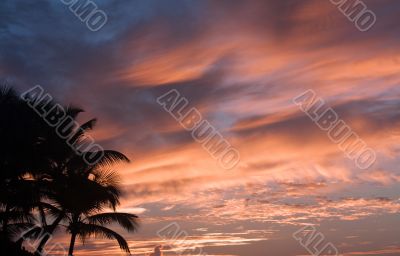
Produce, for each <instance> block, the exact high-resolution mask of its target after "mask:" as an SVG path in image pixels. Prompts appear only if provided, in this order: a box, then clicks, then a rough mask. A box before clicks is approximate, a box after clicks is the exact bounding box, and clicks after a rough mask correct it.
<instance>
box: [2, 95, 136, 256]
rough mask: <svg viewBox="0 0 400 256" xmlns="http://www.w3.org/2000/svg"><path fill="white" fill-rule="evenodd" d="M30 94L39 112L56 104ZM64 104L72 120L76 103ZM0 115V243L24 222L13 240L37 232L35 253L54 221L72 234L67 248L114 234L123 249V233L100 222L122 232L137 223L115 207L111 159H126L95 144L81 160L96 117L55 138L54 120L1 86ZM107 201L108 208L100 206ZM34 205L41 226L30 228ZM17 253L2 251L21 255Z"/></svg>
mask: <svg viewBox="0 0 400 256" xmlns="http://www.w3.org/2000/svg"><path fill="white" fill-rule="evenodd" d="M27 97H29V96H27ZM30 100H31V101H33V102H35V104H36V105H38V106H39V107H40V108H42V109H44V110H45V111H46V110H49V109H52V108H53V107H54V106H55V105H56V103H55V102H46V103H42V102H40V99H30ZM65 110H66V111H65V112H66V116H68V117H70V118H71V120H76V118H77V117H78V115H79V113H81V112H82V110H81V109H79V108H75V107H67V108H65ZM0 117H1V122H0V136H1V139H2V143H1V146H0V224H1V225H0V242H1V245H3V242H5V243H6V244H8V241H11V240H12V238H13V237H15V236H16V235H18V234H20V233H21V232H22V231H23V230H27V229H29V231H27V232H26V231H25V233H24V235H23V236H22V237H21V238H20V239H19V240H18V243H17V245H22V242H23V241H24V240H25V239H39V240H40V243H39V246H38V248H37V251H36V254H37V255H41V253H42V251H43V249H44V247H45V245H46V244H47V242H48V240H49V238H50V236H51V235H52V234H53V233H54V232H55V231H56V229H57V228H59V227H65V229H66V231H67V232H69V233H70V234H71V243H70V249H69V251H70V255H72V254H73V251H74V246H75V240H76V238H77V237H80V238H82V239H86V238H88V237H91V236H97V237H104V238H109V239H116V240H117V241H118V243H119V245H120V247H121V249H122V250H124V251H127V252H129V246H128V243H127V242H126V240H125V239H124V238H123V237H122V236H121V235H120V234H118V233H116V232H115V231H113V230H111V229H109V228H108V227H107V225H109V224H114V223H116V224H119V225H120V226H121V227H122V228H124V229H125V230H127V231H129V232H133V231H136V230H137V228H138V221H137V219H138V217H137V216H136V215H134V214H129V213H118V212H116V207H117V206H118V205H119V204H120V201H119V198H120V196H121V187H120V183H119V176H118V175H117V173H116V172H114V171H111V170H110V167H111V166H112V165H113V164H114V163H117V162H121V161H122V162H129V159H128V158H127V157H126V156H125V155H123V154H122V153H120V152H118V151H113V150H99V151H98V152H91V153H95V154H99V153H100V155H101V157H100V158H99V159H98V161H97V162H96V163H92V164H89V163H87V162H86V161H85V160H84V158H83V156H84V155H85V153H88V152H87V151H85V150H81V149H82V148H84V147H83V146H82V145H84V144H85V139H86V132H87V131H88V130H91V129H93V127H94V126H95V123H96V119H92V120H90V121H88V122H86V123H84V124H83V125H82V126H80V127H79V128H78V129H76V128H77V127H74V126H70V127H69V128H68V130H67V133H68V134H72V135H71V136H69V137H68V138H61V137H60V136H58V134H57V133H56V131H55V129H54V127H51V126H49V125H48V124H47V123H46V122H44V120H43V118H42V117H41V116H39V115H38V114H37V113H35V111H33V110H32V108H31V107H29V106H28V104H26V102H25V101H24V100H22V99H21V98H20V97H19V96H18V95H17V93H16V92H15V91H14V90H12V89H8V88H0ZM67 142H68V143H67ZM71 145H74V147H71ZM107 208H109V209H111V210H112V212H104V210H105V209H107ZM34 210H37V212H38V213H39V218H40V221H39V223H40V226H36V227H33V225H34V223H35V222H37V220H36V218H34V215H33V214H32V213H33V211H34ZM50 220H51V223H50V224H49V223H48V222H49V221H50ZM32 227H33V228H32ZM43 233H44V235H42V234H43ZM6 251H7V250H6ZM21 252H22V251H21ZM21 252H19V253H18V252H17V253H14V254H9V255H22V254H21Z"/></svg>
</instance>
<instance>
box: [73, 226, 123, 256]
mask: <svg viewBox="0 0 400 256" xmlns="http://www.w3.org/2000/svg"><path fill="white" fill-rule="evenodd" d="M78 235H79V236H80V237H81V239H82V240H83V241H84V240H85V238H86V237H91V236H94V237H96V238H106V239H110V240H113V239H115V240H117V242H118V244H119V247H120V248H121V250H123V251H125V252H127V253H130V250H129V245H128V242H127V241H126V240H125V238H123V237H122V236H121V235H120V234H118V233H117V232H115V231H113V230H111V229H109V228H106V227H102V226H99V225H95V224H86V223H79V232H78Z"/></svg>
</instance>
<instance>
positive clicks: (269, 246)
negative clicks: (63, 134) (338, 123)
mask: <svg viewBox="0 0 400 256" xmlns="http://www.w3.org/2000/svg"><path fill="white" fill-rule="evenodd" d="M65 2H66V1H65ZM93 2H95V3H96V4H97V6H98V8H99V9H101V10H103V11H104V12H105V13H106V14H107V16H108V21H107V23H106V24H105V26H104V27H103V28H101V29H100V30H99V31H96V32H93V31H90V30H89V29H88V28H87V26H86V24H85V23H84V22H82V21H80V20H79V19H78V18H77V17H76V16H75V15H74V13H72V12H71V11H70V10H69V8H68V6H67V5H65V4H63V3H62V2H61V1H58V0H52V1H50V0H49V1H45V0H41V1H19V0H18V1H16V0H2V1H1V2H0V77H1V81H2V83H7V84H9V85H11V86H14V87H16V88H17V89H18V90H19V91H21V92H22V91H24V90H27V89H29V88H31V87H33V86H35V85H41V86H42V87H43V88H45V90H46V91H48V92H49V93H50V94H51V95H52V96H53V97H54V98H56V99H57V100H58V101H59V102H61V103H63V104H65V105H68V104H72V105H75V106H79V107H82V108H83V109H85V111H86V112H85V113H84V114H83V115H82V118H81V120H80V121H81V122H84V121H85V120H88V119H90V118H92V117H96V118H98V120H99V121H98V124H97V127H96V129H95V130H94V131H93V132H92V133H91V135H92V136H93V138H95V140H96V142H97V143H99V144H100V145H101V146H103V147H104V148H109V149H115V150H118V151H121V152H123V153H124V154H126V155H127V156H128V157H129V158H130V159H131V160H132V162H131V163H130V164H125V165H121V166H115V169H116V170H118V171H119V173H120V174H121V176H122V180H123V185H124V190H125V196H124V197H123V199H122V204H121V206H120V208H119V210H120V211H125V212H131V213H137V214H138V215H139V216H140V220H141V228H140V230H139V232H138V233H136V234H125V235H126V237H127V238H128V240H129V243H130V247H131V250H132V254H133V255H143V256H144V255H148V254H150V253H151V252H152V251H153V250H154V248H155V247H156V246H158V245H164V249H163V252H164V255H178V254H175V252H174V251H176V250H179V249H181V248H182V247H185V246H188V245H189V246H191V247H197V248H202V250H203V252H204V254H205V255H208V256H266V255H267V256H294V255H297V256H300V255H302V256H305V255H310V253H309V252H308V251H307V250H306V249H305V248H303V247H302V246H301V245H300V244H299V242H298V241H296V240H295V239H294V238H293V237H292V234H293V233H294V232H296V231H297V230H299V229H300V228H302V227H304V225H307V224H312V225H316V228H317V230H318V231H320V232H321V233H322V234H324V236H325V238H326V239H325V240H326V242H331V243H333V244H334V245H335V246H336V248H337V249H338V251H339V252H340V254H342V255H346V256H347V255H374V256H383V255H400V240H399V237H400V226H399V224H400V222H399V221H400V186H399V185H400V167H399V164H400V86H399V84H400V73H399V70H400V30H399V28H400V16H399V13H400V1H396V0H363V2H364V3H365V4H366V6H368V9H370V10H371V11H373V12H374V13H375V15H376V24H375V25H374V26H373V27H372V28H371V29H370V30H368V31H366V32H361V31H359V30H358V29H357V28H356V26H355V24H354V23H353V22H351V21H349V20H348V18H347V17H346V16H344V15H343V14H342V12H340V10H339V9H338V8H337V7H336V6H335V5H334V4H332V3H331V2H330V1H329V0H304V1H302V0H297V1H296V0H264V1H261V0H260V1H255V0H242V1H239V0H214V1H211V0H209V1H206V0H204V1H195V0H193V1H190V0H164V1H162V0H160V1H154V0H132V1H112V0H107V1H106V0H104V1H102V0H93ZM171 89H176V90H177V91H178V92H179V93H180V94H181V95H182V96H183V97H185V98H186V99H188V101H189V106H190V107H193V108H196V109H197V110H198V111H199V112H200V113H201V114H202V116H203V118H204V119H205V120H207V121H208V122H209V123H210V124H211V125H212V126H213V127H215V129H216V130H217V131H218V132H220V133H221V134H222V135H223V137H224V138H225V139H226V140H227V141H229V143H230V144H231V145H232V147H234V148H235V149H237V150H238V152H239V153H240V162H239V163H238V165H237V166H236V167H235V168H233V169H231V170H226V169H223V168H221V167H220V166H219V165H218V161H217V160H216V159H214V158H213V157H212V156H211V155H210V154H208V152H207V151H206V150H205V149H204V148H203V147H202V145H201V144H200V143H198V142H196V141H195V140H194V139H193V138H192V137H191V134H190V132H189V131H187V130H186V129H185V128H184V127H182V126H181V124H180V123H179V122H177V121H176V120H175V119H174V118H173V117H172V116H171V115H170V114H169V113H167V112H166V111H165V110H164V109H163V107H162V106H160V104H158V103H157V98H158V97H160V96H161V95H163V94H165V93H167V92H168V91H170V90H171ZM307 90H313V91H314V92H315V93H316V95H317V97H319V98H321V99H323V100H324V101H325V103H326V105H327V106H329V107H332V109H334V111H335V112H336V113H337V114H338V116H339V118H340V119H342V120H344V121H345V122H346V123H347V125H348V126H349V127H351V129H352V130H353V131H354V132H355V133H356V134H357V135H358V136H359V137H360V138H361V139H362V140H363V141H365V142H366V144H367V145H368V146H369V147H370V148H371V149H373V150H374V152H375V153H376V157H377V158H376V162H375V163H374V164H373V165H372V166H371V167H370V168H368V169H364V170H362V169H360V168H358V167H357V166H356V165H355V163H354V161H352V160H351V159H349V158H347V157H346V154H345V153H344V152H343V151H341V150H340V149H339V148H338V145H337V144H335V143H333V142H332V141H331V140H330V139H329V138H328V136H327V132H325V131H322V130H321V129H320V128H319V127H318V126H317V125H316V124H315V123H314V122H313V121H312V120H311V119H310V118H309V117H308V116H307V114H306V113H304V112H303V111H302V110H301V109H300V108H299V106H297V105H296V104H295V103H294V102H293V101H292V99H293V98H295V97H296V96H298V95H300V94H301V93H303V92H305V91H307ZM174 222H176V223H177V224H179V226H180V228H181V231H185V232H187V234H188V237H187V238H186V240H185V241H176V242H173V241H172V242H173V244H172V246H171V245H168V243H171V241H166V240H162V239H161V238H160V237H158V235H157V231H158V230H160V229H162V228H163V227H165V226H167V225H169V224H171V223H174ZM66 239H68V237H67V236H66V235H64V233H62V232H60V233H59V235H58V236H57V237H56V238H55V242H64V241H65V243H67V242H68V241H67V240H66ZM198 250H199V249H197V252H198ZM99 251H101V254H99ZM191 254H192V255H195V254H196V253H195V252H192V253H191ZM76 255H78V256H80V255H82V256H95V255H106V256H114V255H115V256H119V255H124V253H123V252H120V250H119V248H118V244H117V243H116V242H115V241H108V240H88V241H86V244H85V245H84V246H82V245H81V244H80V243H79V246H78V247H77V250H76ZM189 255H190V254H189Z"/></svg>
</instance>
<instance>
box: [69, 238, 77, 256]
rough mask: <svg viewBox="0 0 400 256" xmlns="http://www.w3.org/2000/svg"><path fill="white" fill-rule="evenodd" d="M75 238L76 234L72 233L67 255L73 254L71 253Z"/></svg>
mask: <svg viewBox="0 0 400 256" xmlns="http://www.w3.org/2000/svg"><path fill="white" fill-rule="evenodd" d="M75 239H76V234H75V233H72V235H71V243H70V244H69V251H68V256H73V255H72V254H73V253H74V246H75Z"/></svg>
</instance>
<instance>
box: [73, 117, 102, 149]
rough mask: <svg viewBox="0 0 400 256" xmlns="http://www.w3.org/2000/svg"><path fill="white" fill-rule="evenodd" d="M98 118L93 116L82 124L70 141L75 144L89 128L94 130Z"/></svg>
mask: <svg viewBox="0 0 400 256" xmlns="http://www.w3.org/2000/svg"><path fill="white" fill-rule="evenodd" d="M96 123H97V119H96V118H93V119H91V120H89V121H87V122H86V123H84V124H82V125H81V126H80V127H79V128H78V129H77V131H76V132H75V134H74V136H72V138H71V139H70V143H72V144H74V143H75V142H78V141H79V140H80V139H81V138H82V137H84V135H85V133H86V132H87V131H89V130H92V129H93V127H94V126H95V125H96Z"/></svg>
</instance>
